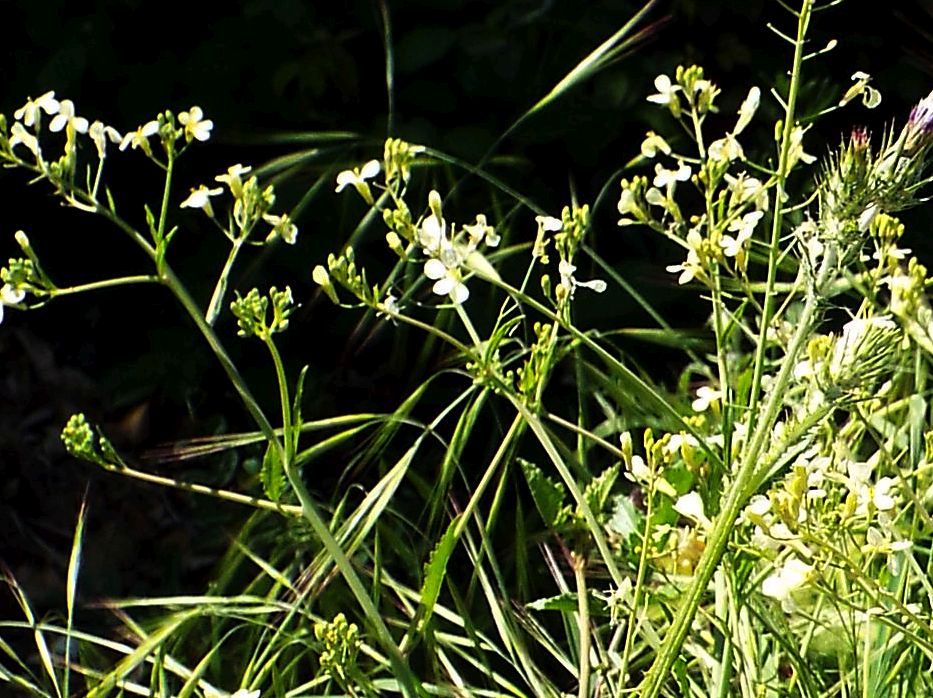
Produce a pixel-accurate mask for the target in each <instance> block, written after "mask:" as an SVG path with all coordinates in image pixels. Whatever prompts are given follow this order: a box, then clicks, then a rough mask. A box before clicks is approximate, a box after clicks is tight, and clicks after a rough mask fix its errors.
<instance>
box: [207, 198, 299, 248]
mask: <svg viewBox="0 0 933 698" xmlns="http://www.w3.org/2000/svg"><path fill="white" fill-rule="evenodd" d="M215 191H218V192H219V191H220V190H219V189H217V190H215ZM262 219H263V220H264V221H265V222H266V223H268V224H269V225H271V226H272V232H271V233H269V237H270V238H273V237H278V238H281V239H282V241H283V242H285V243H286V244H288V245H294V244H295V241H296V240H297V239H298V226H297V225H295V223H294V222H293V221H292V219H291V218H289V217H288V214H287V213H283V214H282V215H281V216H276V215H274V214H272V213H264V214H262Z"/></svg>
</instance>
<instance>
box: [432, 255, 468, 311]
mask: <svg viewBox="0 0 933 698" xmlns="http://www.w3.org/2000/svg"><path fill="white" fill-rule="evenodd" d="M451 261H452V262H454V263H452V264H449V265H448V264H445V263H444V262H442V261H441V260H440V259H439V258H438V257H432V258H431V259H429V260H428V261H427V262H425V263H424V275H425V276H426V277H428V278H429V279H431V280H432V281H434V287H433V289H432V290H433V291H434V293H436V294H437V295H439V296H450V298H451V300H452V301H453V302H454V303H455V304H457V305H460V304H461V303H463V302H465V301H466V299H467V298H469V297H470V289H468V288H467V287H466V284H464V283H463V280H462V279H461V277H460V269H459V266H458V265H457V264H456V263H455V259H454V260H451Z"/></svg>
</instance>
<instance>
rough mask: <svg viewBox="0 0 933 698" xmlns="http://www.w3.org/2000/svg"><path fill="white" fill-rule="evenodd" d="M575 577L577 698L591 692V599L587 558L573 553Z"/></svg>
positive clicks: (585, 697)
mask: <svg viewBox="0 0 933 698" xmlns="http://www.w3.org/2000/svg"><path fill="white" fill-rule="evenodd" d="M571 555H572V557H573V577H574V580H575V582H576V585H577V616H578V618H577V624H578V628H577V629H578V631H579V633H580V648H579V649H580V658H579V659H580V686H579V688H578V689H577V698H587V696H588V695H589V694H590V639H591V638H590V600H589V592H588V591H587V589H586V558H584V557H582V556H578V555H576V554H575V553H571Z"/></svg>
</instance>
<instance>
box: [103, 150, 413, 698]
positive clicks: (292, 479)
mask: <svg viewBox="0 0 933 698" xmlns="http://www.w3.org/2000/svg"><path fill="white" fill-rule="evenodd" d="M170 176H171V168H170V167H169V168H167V172H166V179H167V180H168V179H169V178H170ZM168 189H169V186H168V181H167V182H166V187H165V191H166V192H167V191H168ZM164 196H167V194H164ZM86 198H87V203H88V204H90V205H91V206H92V207H93V209H94V211H95V212H97V213H99V214H100V215H103V216H104V217H105V218H106V219H108V220H110V221H111V222H113V223H114V224H115V225H117V227H119V228H120V229H121V230H123V231H124V232H126V233H127V234H128V235H129V236H130V237H131V238H132V239H133V240H134V241H135V242H136V243H137V244H138V245H139V246H140V247H141V248H142V249H143V251H144V252H145V253H146V254H147V255H148V256H149V257H150V258H151V259H152V260H153V261H154V262H155V263H156V266H157V269H158V272H159V277H160V279H161V281H162V283H163V284H165V286H167V287H168V289H169V290H170V291H171V292H172V294H173V295H174V296H175V297H176V298H177V299H178V301H179V302H180V303H181V305H182V307H183V308H184V309H185V310H186V311H187V313H188V315H189V316H190V317H191V319H192V321H193V322H194V324H195V326H196V327H197V328H198V330H199V331H200V332H201V335H202V336H203V337H204V339H205V341H206V342H207V343H208V345H209V346H210V348H211V350H212V351H213V353H214V355H215V356H216V357H217V359H218V361H220V364H221V366H222V367H223V369H224V371H225V372H226V374H227V376H228V378H229V379H230V382H231V383H232V384H233V387H234V389H235V390H236V391H237V394H238V395H239V396H240V399H241V400H242V401H243V404H244V406H245V407H246V409H247V411H248V412H249V413H250V416H251V417H252V418H253V420H254V421H255V422H256V425H257V426H258V427H259V429H260V431H261V432H262V433H263V435H264V436H265V437H266V439H268V441H269V443H270V444H271V445H272V446H273V448H275V450H276V451H277V453H278V455H279V457H280V458H281V459H282V463H283V464H285V466H286V467H285V475H286V477H287V478H288V481H289V484H290V485H291V486H292V488H293V489H294V491H295V494H296V496H297V497H298V501H299V503H300V504H301V510H302V515H303V516H304V518H305V519H306V520H307V521H308V523H309V524H310V526H311V528H312V530H313V531H314V533H315V535H316V536H318V538H319V539H320V540H321V542H322V544H323V545H324V547H325V549H326V550H327V551H328V553H329V554H330V555H331V556H332V557H333V559H334V562H335V564H336V566H337V568H338V569H339V570H340V573H341V574H342V575H343V577H344V580H345V581H346V582H347V585H348V586H349V587H350V590H351V592H352V593H353V595H354V596H355V597H356V599H357V601H358V602H359V604H360V606H361V607H362V609H363V611H364V612H365V614H366V616H367V617H368V619H369V621H370V623H371V624H372V625H373V628H374V629H375V631H376V635H377V637H378V638H379V641H380V643H382V644H383V645H384V647H385V649H386V651H387V652H388V655H389V661H390V662H391V663H392V666H393V669H395V671H396V675H397V677H398V679H399V682H400V683H401V686H402V689H403V694H404V695H407V696H420V695H423V691H422V690H419V688H418V684H417V681H416V679H415V677H414V675H413V674H412V672H411V668H410V667H409V666H408V664H407V663H406V661H405V659H404V657H402V655H401V652H399V649H398V646H397V645H396V644H395V641H394V640H393V639H392V636H391V634H390V633H389V630H388V628H387V627H386V625H385V622H384V621H383V620H382V616H381V615H380V614H379V612H378V610H377V609H376V607H375V605H374V604H373V602H372V600H371V599H370V597H369V595H368V594H367V592H366V589H365V587H364V586H363V584H362V582H361V581H360V578H359V576H358V575H357V574H356V570H355V569H354V568H353V565H352V563H351V562H350V560H349V559H348V558H347V556H346V554H345V553H344V551H343V549H342V548H341V547H340V545H339V544H338V543H337V541H336V540H335V539H334V537H333V535H331V532H330V529H329V528H328V527H327V524H326V523H325V522H324V520H323V519H322V518H321V515H320V514H319V513H318V511H317V508H316V507H315V505H314V502H313V500H312V498H311V495H310V493H309V492H308V490H307V488H306V487H305V485H304V482H303V480H302V479H301V474H300V472H298V469H297V467H296V466H295V465H294V464H293V463H291V464H289V463H287V459H286V458H285V449H284V448H283V446H282V442H281V441H280V440H279V438H278V435H277V434H276V430H275V429H274V428H273V427H272V424H271V423H270V422H269V420H268V418H267V417H266V415H265V413H264V412H263V411H262V408H261V407H260V406H259V403H258V402H256V399H255V398H254V397H253V395H252V393H251V392H250V391H249V388H247V387H246V382H245V381H244V380H243V377H242V376H241V375H240V372H239V370H238V369H237V367H236V365H235V364H234V363H233V361H232V359H231V358H230V356H229V354H227V352H226V350H225V349H224V347H223V345H222V344H221V342H220V339H219V338H218V337H217V335H216V334H215V333H214V329H213V328H212V327H211V326H210V325H209V324H208V323H207V320H206V319H205V317H204V315H203V314H202V311H201V309H200V308H199V307H198V305H197V303H196V302H195V301H194V299H193V298H192V297H191V295H190V294H189V293H188V290H187V288H186V287H185V285H184V284H183V283H182V282H181V280H180V279H179V278H178V276H177V275H176V274H175V272H174V271H173V270H172V268H171V267H170V266H169V265H168V263H167V262H166V261H165V260H164V257H162V256H161V252H160V250H159V249H157V248H155V247H153V246H152V245H150V244H149V242H148V241H147V240H146V239H145V238H144V237H143V236H142V235H140V234H139V232H138V231H137V230H136V229H135V228H133V227H132V226H131V225H129V224H128V223H127V222H126V221H124V220H123V219H122V218H120V217H119V216H117V215H116V214H115V213H113V212H112V211H110V210H108V209H106V208H104V207H102V206H101V205H100V203H99V202H97V201H96V200H94V199H91V198H90V197H86ZM164 203H165V201H164V198H163V204H164ZM165 210H166V206H165V205H163V213H164V212H165ZM160 227H164V221H162V222H161V223H160ZM279 363H281V361H279ZM281 370H282V369H281V367H280V366H277V367H276V373H277V374H279V372H280V371H281ZM280 379H281V378H280ZM283 437H284V438H286V439H288V438H291V436H290V434H289V433H288V432H287V431H283Z"/></svg>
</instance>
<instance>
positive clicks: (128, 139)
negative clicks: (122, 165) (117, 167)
mask: <svg viewBox="0 0 933 698" xmlns="http://www.w3.org/2000/svg"><path fill="white" fill-rule="evenodd" d="M158 132H159V122H158V121H155V120H153V121H147V122H146V123H144V124H143V125H142V126H140V127H138V128H137V129H136V130H135V131H130V132H129V133H127V134H126V135H125V136H123V140H122V141H120V150H126V149H127V148H128V147H130V146H132V147H133V150H136V148H142V149H143V151H144V152H145V153H146V154H149V153H150V152H151V151H150V150H149V138H150V137H151V136H154V135H155V134H157V133H158Z"/></svg>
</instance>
